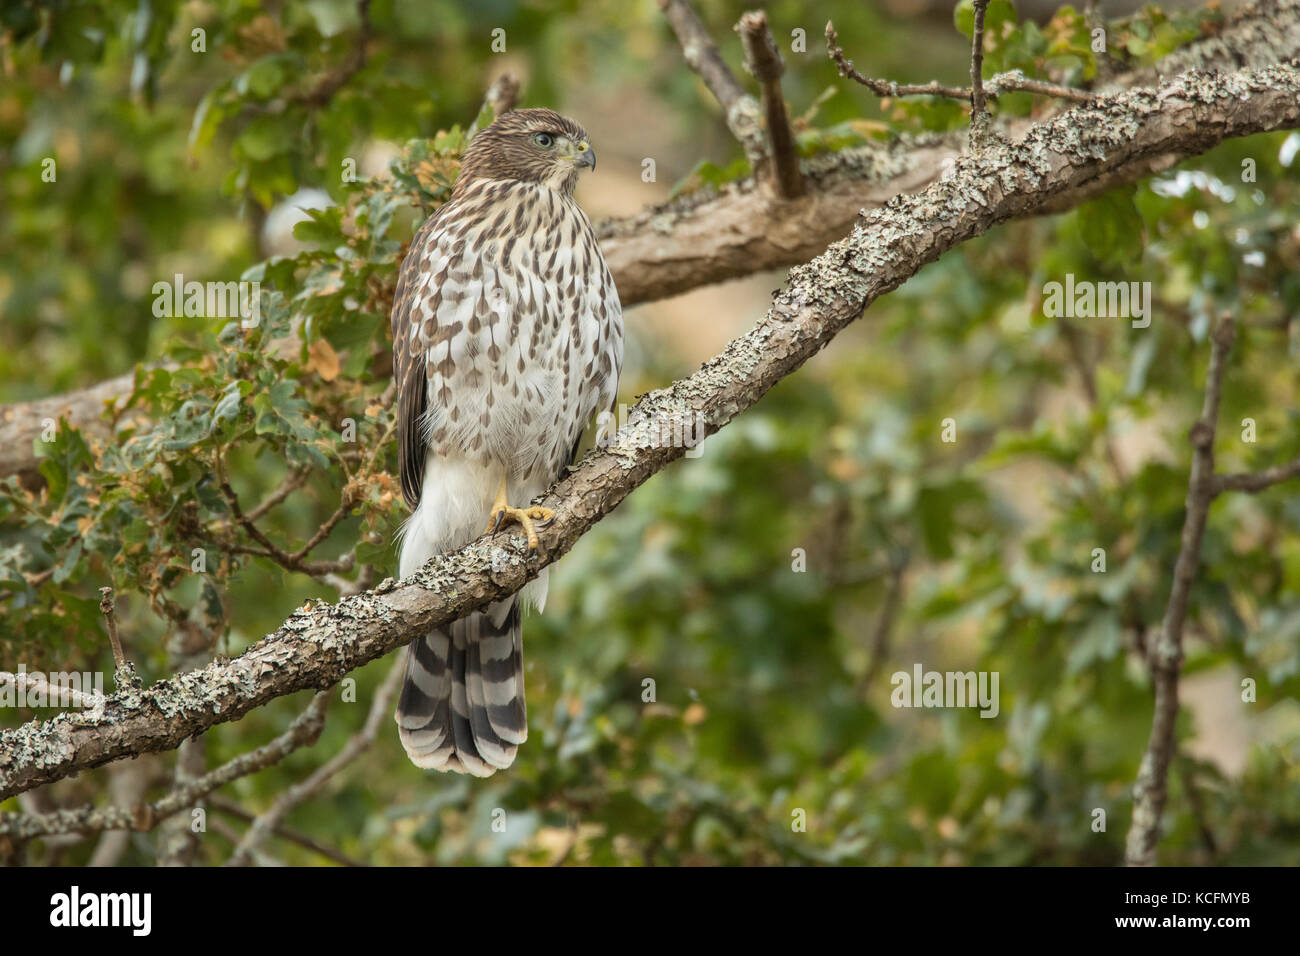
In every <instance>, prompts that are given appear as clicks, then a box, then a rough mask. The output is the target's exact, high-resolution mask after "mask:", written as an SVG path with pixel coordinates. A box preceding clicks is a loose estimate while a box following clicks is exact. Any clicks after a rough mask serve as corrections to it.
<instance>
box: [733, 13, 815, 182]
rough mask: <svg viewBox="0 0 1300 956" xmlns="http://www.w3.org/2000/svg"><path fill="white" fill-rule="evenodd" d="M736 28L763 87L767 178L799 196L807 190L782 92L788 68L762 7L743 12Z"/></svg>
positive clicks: (750, 67)
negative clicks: (769, 154) (767, 163)
mask: <svg viewBox="0 0 1300 956" xmlns="http://www.w3.org/2000/svg"><path fill="white" fill-rule="evenodd" d="M736 31H737V32H738V33H739V34H740V40H741V44H742V46H744V48H745V65H746V66H747V67H748V68H749V72H750V73H752V74H753V75H754V78H755V79H756V80H758V82H759V86H760V89H761V91H762V103H763V116H764V118H765V119H766V121H767V139H768V143H769V145H770V146H771V150H770V151H771V156H772V162H771V164H770V166H769V167H768V177H767V178H768V180H769V182H770V183H771V184H772V186H774V187H775V189H776V193H777V195H778V196H780V197H781V198H782V199H796V198H798V197H799V196H802V195H803V194H804V185H803V174H802V173H801V172H800V171H799V152H798V150H797V149H796V148H795V139H794V131H793V130H792V129H791V128H790V117H789V115H788V114H787V113H786V111H785V97H784V96H783V95H782V94H781V74H783V73H784V72H785V63H784V62H783V61H782V60H781V51H780V50H778V49H777V47H776V40H775V39H773V37H772V31H771V30H769V29H768V28H767V14H766V13H764V12H763V11H761V10H757V11H751V12H749V13H746V14H743V15H742V16H741V18H740V22H739V23H737V24H736Z"/></svg>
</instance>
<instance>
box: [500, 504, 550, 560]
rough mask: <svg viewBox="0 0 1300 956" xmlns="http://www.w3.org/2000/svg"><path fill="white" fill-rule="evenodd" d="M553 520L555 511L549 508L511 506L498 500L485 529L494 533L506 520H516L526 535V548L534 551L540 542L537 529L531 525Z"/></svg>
mask: <svg viewBox="0 0 1300 956" xmlns="http://www.w3.org/2000/svg"><path fill="white" fill-rule="evenodd" d="M554 520H555V512H554V511H552V510H551V509H550V508H543V507H541V506H540V505H534V506H533V507H531V508H511V507H510V506H509V505H508V504H506V503H505V502H504V501H498V502H497V503H496V504H495V505H493V507H492V513H491V514H490V515H489V516H488V526H487V530H488V531H489V532H490V533H492V534H496V533H497V531H498V530H500V528H501V525H502V524H503V523H504V522H506V521H516V522H518V523H519V525H520V526H521V527H522V528H523V529H524V533H525V534H526V535H528V549H529V550H530V551H536V550H537V548H538V545H539V544H540V542H539V541H538V539H537V531H536V529H535V528H534V527H533V522H534V521H536V522H538V523H540V524H542V525H547V524H550V523H551V522H552V521H554Z"/></svg>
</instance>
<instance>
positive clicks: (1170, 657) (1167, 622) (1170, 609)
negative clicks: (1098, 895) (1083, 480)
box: [1124, 316, 1237, 866]
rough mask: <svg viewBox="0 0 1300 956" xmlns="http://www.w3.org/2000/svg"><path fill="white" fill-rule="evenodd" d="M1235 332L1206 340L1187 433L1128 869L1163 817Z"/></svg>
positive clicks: (1142, 857) (1230, 326) (1147, 854)
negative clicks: (1178, 536) (1201, 382)
mask: <svg viewBox="0 0 1300 956" xmlns="http://www.w3.org/2000/svg"><path fill="white" fill-rule="evenodd" d="M1236 334H1237V329H1236V325H1235V323H1234V322H1233V321H1232V318H1231V317H1230V316H1224V317H1223V318H1221V319H1220V321H1219V324H1218V326H1217V327H1216V328H1215V330H1214V335H1213V337H1212V339H1211V351H1210V368H1209V371H1208V372H1207V373H1206V380H1205V400H1204V402H1203V404H1202V406H1201V417H1200V419H1199V420H1198V421H1197V422H1196V424H1195V425H1193V426H1192V428H1191V431H1190V433H1189V435H1188V438H1189V440H1190V442H1191V445H1192V469H1191V477H1190V479H1189V481H1188V487H1187V504H1186V512H1185V514H1184V517H1183V533H1182V545H1181V547H1180V549H1179V551H1178V560H1177V562H1176V563H1175V565H1174V582H1173V586H1172V587H1171V588H1170V592H1169V603H1168V605H1167V606H1166V608H1165V616H1164V621H1163V622H1162V624H1161V626H1160V631H1159V633H1158V634H1156V636H1155V639H1154V640H1153V641H1152V642H1151V645H1150V647H1149V649H1148V651H1147V662H1148V664H1150V666H1151V679H1152V683H1153V684H1154V685H1155V716H1154V717H1153V718H1152V721H1151V737H1150V739H1149V740H1148V742H1147V749H1146V752H1145V753H1144V754H1143V755H1142V764H1141V766H1140V767H1139V769H1138V778H1137V783H1136V785H1135V786H1134V788H1133V819H1132V822H1131V823H1130V825H1129V831H1128V839H1127V840H1126V843H1125V852H1124V860H1125V862H1126V863H1127V864H1128V865H1129V866H1154V865H1155V862H1156V844H1157V843H1159V841H1160V818H1161V816H1162V815H1163V814H1164V809H1165V800H1166V797H1167V796H1168V790H1169V763H1170V761H1171V760H1172V759H1173V755H1174V748H1175V746H1176V744H1177V741H1176V739H1175V733H1174V731H1175V724H1176V722H1177V719H1178V677H1179V673H1180V672H1181V670H1182V663H1183V624H1184V622H1185V621H1186V619H1187V603H1188V601H1189V600H1190V599H1191V596H1192V584H1193V582H1194V581H1195V580H1196V569H1197V566H1198V565H1199V563H1200V560H1201V542H1202V540H1203V539H1204V537H1205V523H1206V521H1207V519H1208V517H1209V513H1210V505H1211V503H1212V502H1213V501H1214V494H1215V492H1214V434H1215V431H1216V429H1217V427H1218V419H1219V397H1220V395H1221V394H1222V390H1223V374H1224V371H1225V370H1226V369H1227V364H1228V352H1229V351H1230V350H1231V349H1232V342H1233V339H1234V338H1235V337H1236Z"/></svg>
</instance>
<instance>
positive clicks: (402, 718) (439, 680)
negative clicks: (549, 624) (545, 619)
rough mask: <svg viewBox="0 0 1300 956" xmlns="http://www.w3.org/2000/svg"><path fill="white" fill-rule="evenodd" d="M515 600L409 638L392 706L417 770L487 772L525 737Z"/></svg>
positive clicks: (508, 760)
mask: <svg viewBox="0 0 1300 956" xmlns="http://www.w3.org/2000/svg"><path fill="white" fill-rule="evenodd" d="M521 624H522V622H521V620H520V612H519V601H518V598H509V599H507V600H506V601H500V602H498V603H497V604H494V605H491V606H490V607H489V608H487V610H486V611H484V612H481V613H476V614H471V615H469V616H468V617H465V618H463V619H461V620H459V621H454V622H452V624H451V625H450V627H449V628H447V629H445V630H442V629H440V630H435V631H432V632H430V633H429V634H427V635H426V636H425V637H422V638H417V639H416V640H414V641H412V642H411V644H410V647H409V649H408V651H407V664H406V683H405V685H404V686H403V688H402V695H401V697H400V699H399V700H398V704H397V715H396V719H397V725H398V731H399V735H400V737H401V740H402V746H403V747H405V748H406V753H407V755H408V756H409V757H410V758H411V761H412V762H413V763H414V764H416V766H419V767H426V768H430V769H434V770H450V771H455V772H457V773H470V774H473V775H474V776H478V777H487V776H491V775H492V774H493V773H495V772H496V771H497V770H501V769H504V768H506V767H509V766H510V765H511V764H512V763H513V762H514V759H515V754H516V752H517V750H518V746H519V744H521V743H523V742H524V741H525V740H526V739H527V738H528V719H527V709H526V707H525V704H524V669H523V633H522V626H521Z"/></svg>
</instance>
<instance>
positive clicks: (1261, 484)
mask: <svg viewBox="0 0 1300 956" xmlns="http://www.w3.org/2000/svg"><path fill="white" fill-rule="evenodd" d="M1292 478H1300V458H1297V459H1295V460H1294V461H1288V462H1287V463H1286V464H1283V465H1274V466H1273V467H1272V468H1265V469H1264V470H1263V471H1256V472H1246V473H1241V474H1233V475H1216V476H1215V478H1214V493H1215V494H1219V493H1220V492H1224V491H1244V492H1246V493H1248V494H1252V495H1253V494H1258V493H1259V492H1261V491H1263V490H1264V489H1266V488H1271V487H1273V485H1276V484H1278V483H1280V482H1283V481H1290V480H1291V479H1292Z"/></svg>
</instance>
